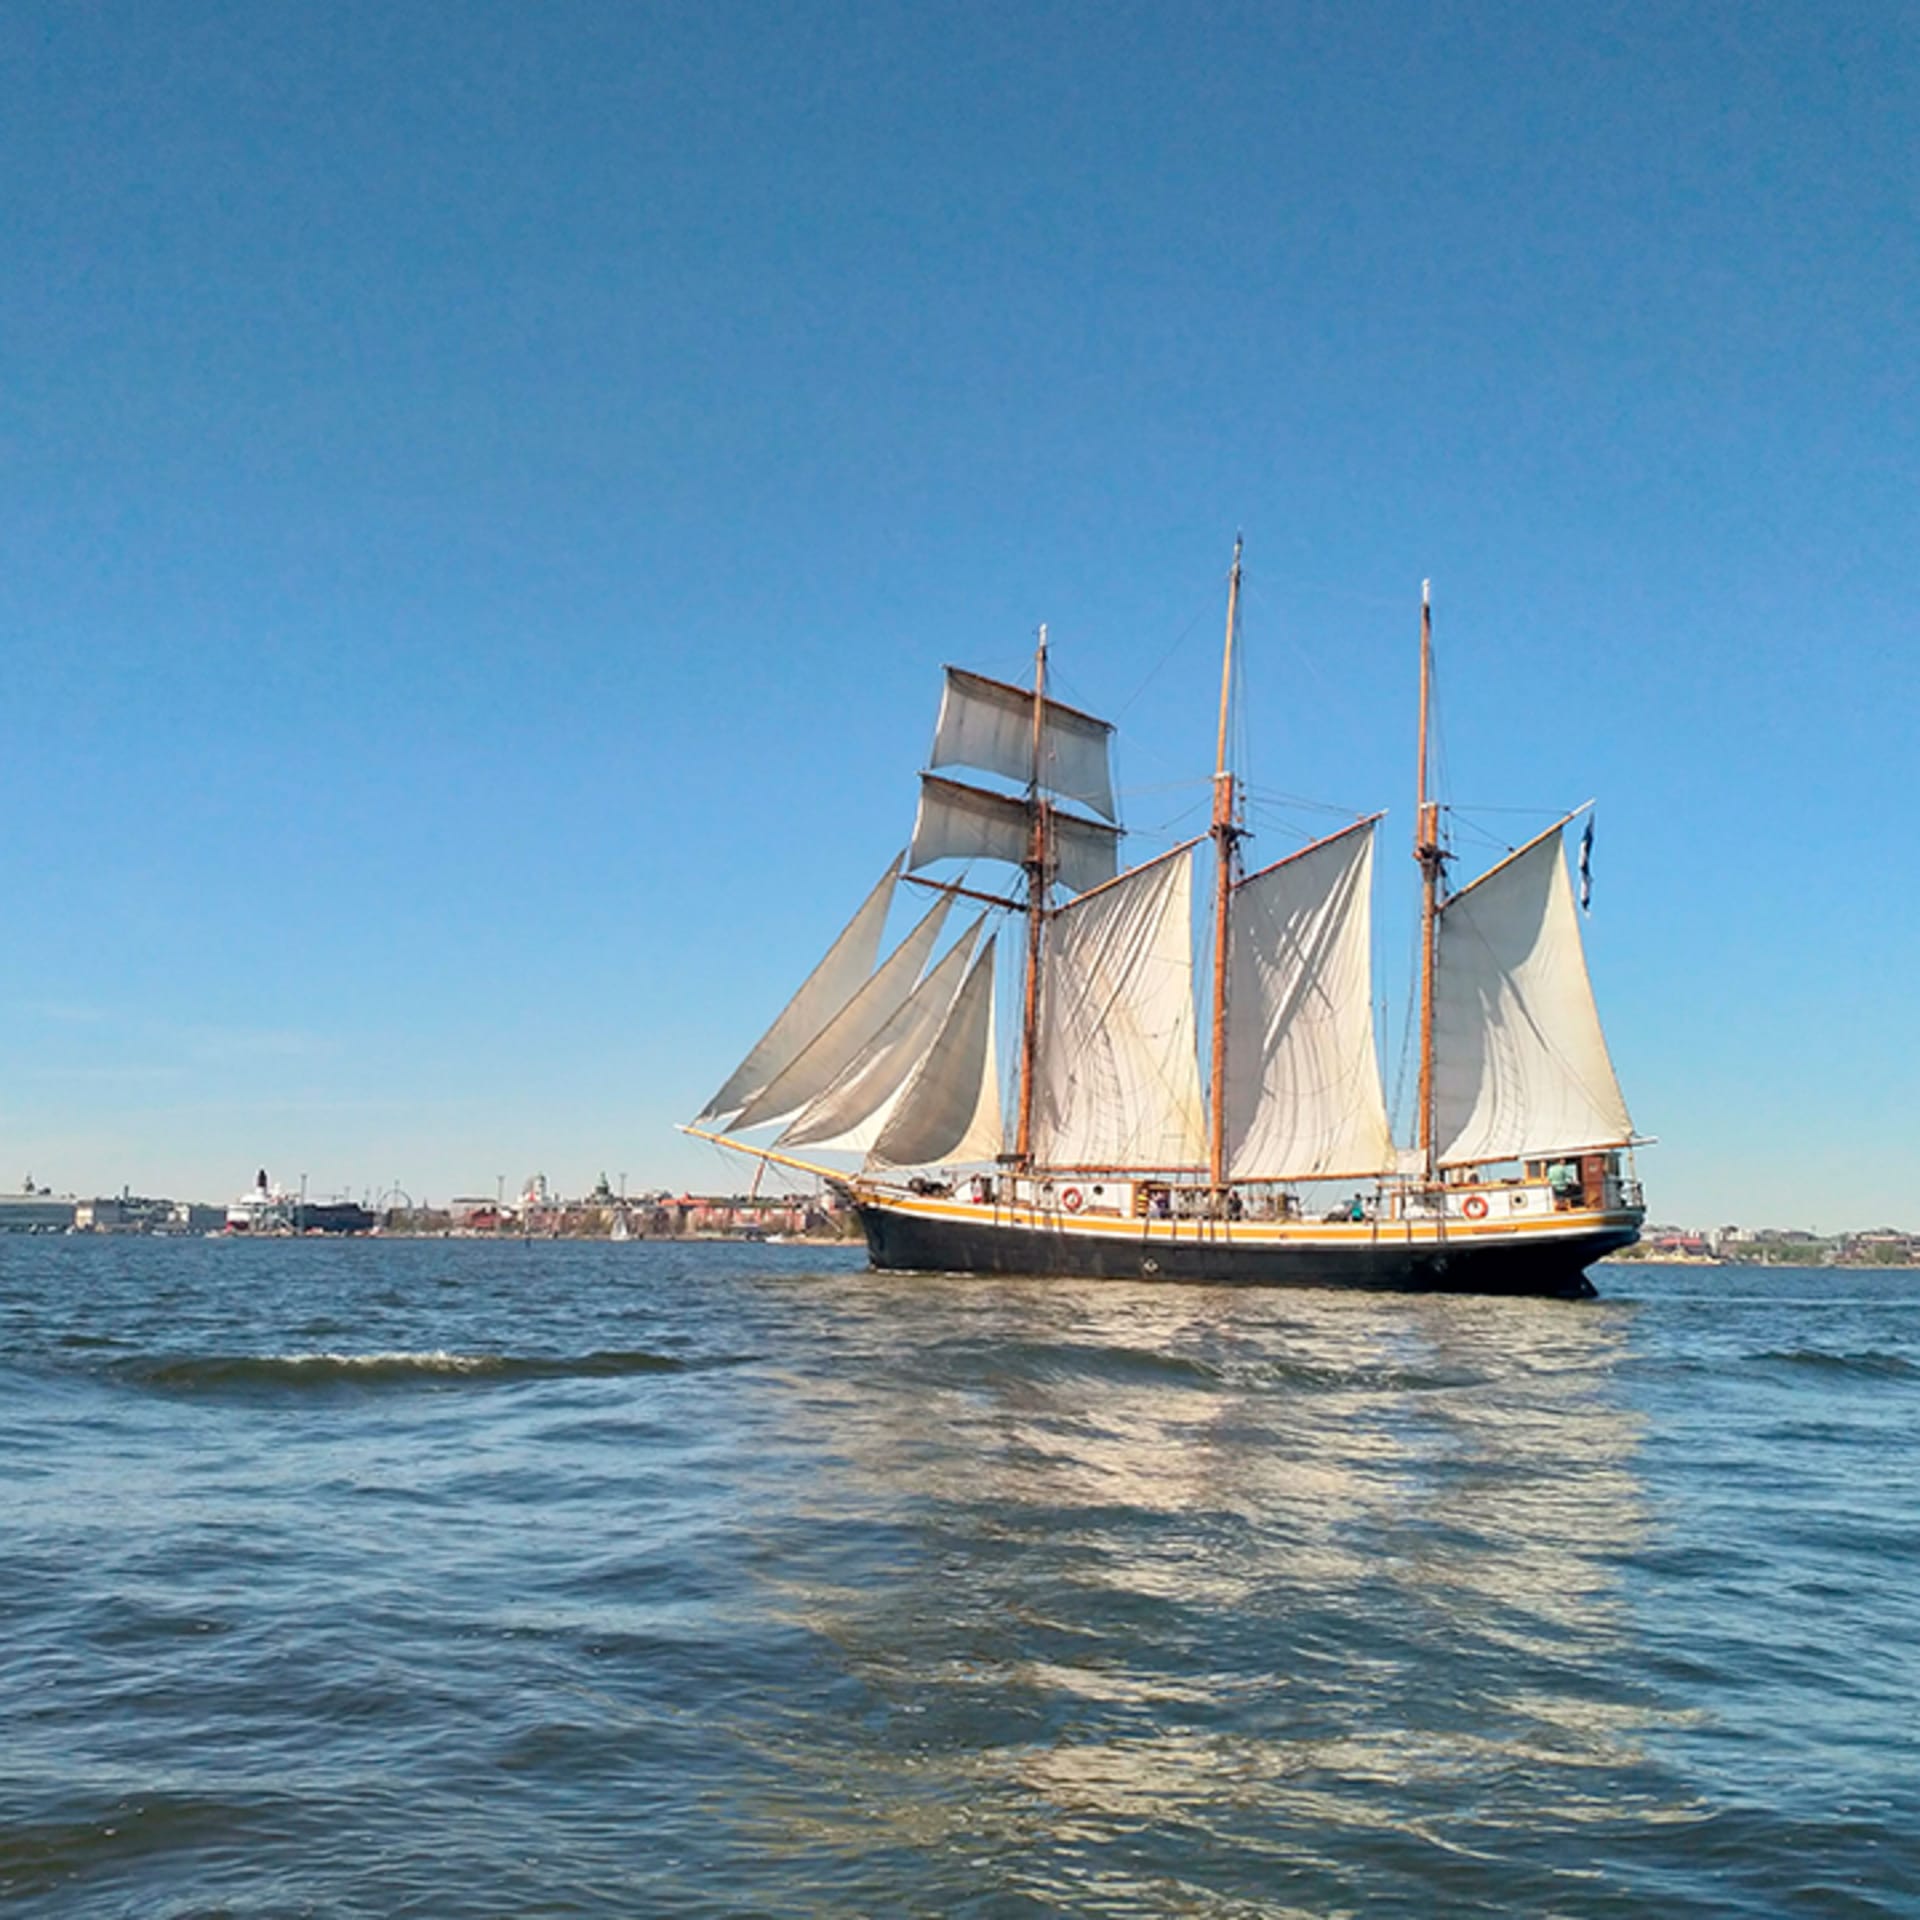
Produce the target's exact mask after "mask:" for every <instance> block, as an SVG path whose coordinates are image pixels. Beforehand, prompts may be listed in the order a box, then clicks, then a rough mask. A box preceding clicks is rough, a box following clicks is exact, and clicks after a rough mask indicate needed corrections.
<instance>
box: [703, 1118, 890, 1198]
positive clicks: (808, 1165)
mask: <svg viewBox="0 0 1920 1920" xmlns="http://www.w3.org/2000/svg"><path fill="white" fill-rule="evenodd" d="M674 1131H675V1132H676V1133H685V1134H691V1135H692V1137H693V1138H694V1139H696V1140H711V1141H712V1142H713V1144H714V1145H715V1146H716V1147H731V1148H732V1149H733V1151H734V1152H735V1153H750V1154H753V1155H754V1156H755V1157H756V1158H757V1159H759V1160H762V1161H768V1160H771V1161H772V1162H773V1164H774V1165H775V1166H776V1167H797V1168H799V1170H800V1171H801V1172H802V1173H813V1174H818V1175H819V1176H820V1178H821V1179H822V1180H830V1181H832V1182H833V1184H834V1185H835V1186H837V1187H850V1186H852V1185H853V1182H854V1176H853V1175H852V1174H850V1173H846V1172H843V1171H842V1170H841V1169H840V1168H839V1167H823V1166H821V1164H820V1163H819V1162H818V1161H817V1160H796V1159H795V1158H794V1157H793V1155H792V1154H790V1153H775V1152H774V1150H773V1149H772V1148H771V1147H756V1146H751V1145H749V1144H748V1143H747V1142H746V1141H745V1140H734V1139H730V1138H729V1137H728V1136H727V1135H726V1134H724V1133H709V1132H708V1131H707V1130H706V1128H704V1127H695V1126H680V1127H676V1128H675V1129H674Z"/></svg>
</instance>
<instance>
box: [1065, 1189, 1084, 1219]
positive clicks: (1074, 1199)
mask: <svg viewBox="0 0 1920 1920" xmlns="http://www.w3.org/2000/svg"><path fill="white" fill-rule="evenodd" d="M1060 1204H1061V1205H1062V1206H1063V1207H1065V1208H1066V1210H1067V1211H1068V1212H1069V1213H1078V1212H1079V1211H1080V1208H1081V1204H1082V1202H1081V1199H1080V1189H1079V1188H1078V1187H1067V1188H1065V1189H1064V1190H1063V1191H1062V1192H1061V1195H1060Z"/></svg>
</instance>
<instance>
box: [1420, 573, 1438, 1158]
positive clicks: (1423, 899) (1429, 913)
mask: <svg viewBox="0 0 1920 1920" xmlns="http://www.w3.org/2000/svg"><path fill="white" fill-rule="evenodd" d="M1432 589H1433V582H1432V581H1431V580H1423V581H1421V583H1420V771H1419V805H1418V807H1417V809H1416V811H1415V814H1414V828H1413V857H1414V858H1415V859H1416V860H1417V861H1419V863H1420V1124H1419V1132H1418V1139H1417V1145H1418V1147H1419V1150H1420V1161H1421V1166H1422V1168H1423V1170H1424V1172H1425V1174H1426V1179H1427V1183H1428V1185H1429V1186H1431V1185H1432V1184H1433V1181H1434V1178H1435V1171H1436V1170H1435V1167H1434V1157H1433V1153H1434V1141H1433V986H1434V970H1435V962H1436V960H1437V959H1438V954H1439V945H1438V936H1439V930H1440V875H1441V871H1442V869H1443V868H1444V866H1445V863H1446V855H1445V854H1444V853H1442V852H1441V851H1440V807H1439V803H1438V802H1437V801H1433V800H1429V799H1428V798H1427V725H1428V714H1429V711H1430V709H1431V707H1432V704H1433V591H1432Z"/></svg>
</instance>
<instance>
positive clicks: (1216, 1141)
mask: <svg viewBox="0 0 1920 1920" xmlns="http://www.w3.org/2000/svg"><path fill="white" fill-rule="evenodd" d="M1240 549H1241V538H1240V536H1239V535H1238V534H1236V535H1235V536H1234V541H1233V571H1232V572H1231V573H1230V574H1229V575H1228V576H1227V632H1226V639H1225V642H1224V643H1223V645H1222V647H1221V656H1220V729H1219V733H1218V736H1217V739H1216V744H1215V748H1214V758H1213V827H1212V834H1213V845H1214V856H1215V859H1214V876H1213V1039H1212V1046H1211V1049H1210V1055H1209V1079H1208V1109H1207V1181H1208V1184H1209V1185H1210V1186H1211V1187H1213V1189H1214V1190H1215V1192H1216V1193H1217V1192H1219V1191H1221V1190H1222V1189H1224V1188H1225V1186H1226V1184H1227V926H1228V907H1229V905H1230V904H1231V901H1232V898H1233V881H1234V869H1235V866H1236V864H1237V858H1238V849H1239V844H1240V834H1241V829H1240V825H1239V822H1238V818H1237V816H1238V813H1239V804H1238V802H1239V782H1238V781H1237V780H1236V779H1235V778H1234V776H1233V773H1232V770H1231V769H1230V768H1229V767H1228V765H1227V719H1228V715H1229V712H1230V710H1231V702H1232V698H1233V643H1234V639H1235V635H1236V631H1237V629H1238V627H1239V622H1240Z"/></svg>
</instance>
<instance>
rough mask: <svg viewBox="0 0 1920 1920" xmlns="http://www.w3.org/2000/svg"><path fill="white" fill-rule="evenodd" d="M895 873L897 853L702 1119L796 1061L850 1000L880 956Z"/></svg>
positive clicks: (735, 1105)
mask: <svg viewBox="0 0 1920 1920" xmlns="http://www.w3.org/2000/svg"><path fill="white" fill-rule="evenodd" d="M899 872H900V861H899V858H898V857H897V856H896V857H895V859H894V862H893V864H892V865H891V866H890V867H888V869H887V870H886V872H885V873H884V874H882V875H881V877H880V884H879V885H878V886H876V887H875V888H874V890H873V891H872V892H871V893H870V894H868V895H867V897H866V899H865V900H864V901H863V902H862V903H861V906H860V910H859V912H857V913H856V914H855V915H854V916H853V918H852V919H851V920H849V921H848V922H847V924H846V927H845V930H844V931H843V932H842V933H841V935H840V937H839V939H837V940H836V941H835V942H834V943H833V945H832V946H831V947H829V948H828V949H827V953H826V957H825V958H824V959H823V960H822V961H821V962H820V964H819V965H818V966H817V967H815V968H814V970H813V971H812V972H811V973H810V974H808V975H807V977H806V980H805V981H804V982H803V983H802V985H801V988H800V991H799V992H798V993H796V994H795V995H794V996H793V998H792V999H791V1000H789V1001H788V1002H787V1004H786V1006H785V1007H783V1008H782V1009H781V1011H780V1015H779V1017H778V1018H777V1019H776V1020H775V1021H774V1023H773V1025H772V1026H770V1027H769V1028H768V1029H767V1030H766V1032H765V1033H763V1034H762V1035H761V1036H760V1038H759V1039H758V1040H757V1041H756V1042H755V1043H754V1046H753V1050H752V1051H751V1052H750V1053H749V1054H748V1055H747V1057H746V1058H745V1059H744V1060H742V1061H741V1062H740V1064H739V1065H738V1066H737V1067H735V1068H734V1070H733V1074H732V1077H731V1078H730V1079H729V1080H728V1081H727V1084H726V1085H725V1086H724V1087H722V1088H721V1089H720V1091H719V1092H718V1093H716V1094H715V1095H714V1096H713V1098H712V1099H711V1100H709V1101H708V1102H707V1104H706V1106H705V1107H704V1108H703V1109H702V1110H701V1112H700V1115H699V1119H700V1121H701V1122H705V1121H709V1120H713V1119H717V1118H719V1117H720V1116H722V1115H726V1114H732V1113H737V1112H738V1111H739V1110H740V1109H741V1108H742V1107H743V1106H745V1105H746V1104H747V1102H748V1101H749V1100H751V1099H753V1098H754V1097H755V1096H756V1095H757V1094H759V1093H760V1092H762V1091H763V1090H764V1089H765V1087H766V1086H767V1083H768V1082H769V1081H770V1080H772V1079H773V1077H774V1076H775V1075H776V1074H778V1073H780V1072H782V1071H784V1070H785V1069H786V1068H787V1067H788V1066H789V1065H790V1064H791V1063H792V1062H793V1061H794V1060H796V1059H798V1058H799V1056H800V1054H801V1053H802V1052H803V1051H804V1050H805V1049H806V1047H808V1046H809V1045H810V1044H811V1043H812V1041H813V1039H814V1037H815V1036H816V1035H817V1034H818V1033H819V1032H820V1030H821V1029H822V1028H823V1027H825V1026H826V1024H827V1023H828V1022H829V1021H830V1020H831V1019H832V1018H833V1017H834V1015H835V1014H837V1013H838V1012H839V1011H840V1009H841V1008H842V1007H844V1006H845V1005H846V1004H847V1002H848V1001H849V1000H850V999H852V998H853V996H854V994H855V993H856V992H857V991H858V989H859V986H860V983H861V982H862V981H863V980H865V979H866V977H867V976H868V975H869V974H870V973H871V972H872V971H873V963H874V961H875V959H876V958H877V957H878V955H879V952H880V930H881V928H882V927H883V926H885V924H886V919H887V909H888V908H889V907H890V906H891V905H892V904H893V889H894V883H895V881H896V880H897V878H898V876H899Z"/></svg>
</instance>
